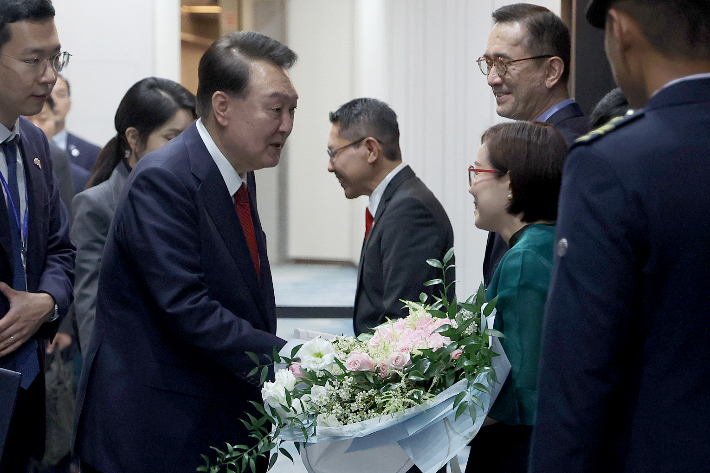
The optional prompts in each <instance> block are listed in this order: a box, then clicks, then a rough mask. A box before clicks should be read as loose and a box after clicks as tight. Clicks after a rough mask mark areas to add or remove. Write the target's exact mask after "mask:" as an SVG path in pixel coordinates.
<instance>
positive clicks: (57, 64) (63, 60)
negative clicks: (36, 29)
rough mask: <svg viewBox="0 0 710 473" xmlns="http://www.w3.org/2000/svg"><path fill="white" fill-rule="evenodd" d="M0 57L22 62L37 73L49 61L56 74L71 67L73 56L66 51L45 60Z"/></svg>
mask: <svg viewBox="0 0 710 473" xmlns="http://www.w3.org/2000/svg"><path fill="white" fill-rule="evenodd" d="M0 55H2V56H5V57H9V58H10V59H14V60H16V61H20V62H22V63H24V64H26V65H27V66H29V67H30V68H32V69H34V70H35V71H38V70H39V68H40V66H42V64H44V61H49V64H51V65H52V69H54V72H62V71H63V70H64V68H65V67H67V66H68V65H69V58H70V57H71V54H69V53H68V52H66V51H63V52H61V53H59V54H56V55H54V56H52V57H48V58H44V59H42V58H39V57H37V56H35V57H31V58H28V59H20V58H19V57H15V56H9V55H7V54H4V53H0Z"/></svg>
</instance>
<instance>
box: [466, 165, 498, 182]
mask: <svg viewBox="0 0 710 473" xmlns="http://www.w3.org/2000/svg"><path fill="white" fill-rule="evenodd" d="M481 172H492V173H496V172H498V171H496V170H495V169H478V168H475V167H473V166H469V167H468V185H469V186H470V185H471V184H473V180H474V179H476V176H478V174H479V173H481Z"/></svg>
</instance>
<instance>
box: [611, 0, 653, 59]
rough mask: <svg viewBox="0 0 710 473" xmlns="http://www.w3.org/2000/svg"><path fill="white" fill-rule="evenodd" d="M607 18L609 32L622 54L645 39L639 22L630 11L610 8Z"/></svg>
mask: <svg viewBox="0 0 710 473" xmlns="http://www.w3.org/2000/svg"><path fill="white" fill-rule="evenodd" d="M606 18H607V19H606V28H609V30H608V32H607V34H610V35H611V36H612V38H613V39H614V42H615V43H616V44H617V45H618V48H619V52H620V53H621V54H623V53H625V52H626V51H628V49H629V48H631V47H633V46H636V45H637V44H638V42H639V41H640V40H641V41H643V40H644V39H645V37H644V35H643V32H642V31H641V28H640V27H639V25H638V23H636V22H635V21H634V19H633V18H631V17H630V16H629V14H628V13H626V12H624V11H621V10H617V9H616V8H610V9H609V12H608V13H607V17H606Z"/></svg>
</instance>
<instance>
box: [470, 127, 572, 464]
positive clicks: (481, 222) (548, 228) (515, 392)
mask: <svg viewBox="0 0 710 473" xmlns="http://www.w3.org/2000/svg"><path fill="white" fill-rule="evenodd" d="M481 143H482V144H481V148H480V150H479V151H478V155H477V157H476V161H475V162H474V165H473V166H471V167H470V168H469V179H470V187H469V192H470V193H471V195H473V201H474V207H475V210H474V213H475V216H476V227H478V228H480V229H483V230H488V231H492V232H496V233H499V234H500V235H501V236H502V237H503V239H504V240H505V241H506V242H507V243H508V245H509V247H510V249H509V250H508V252H507V253H506V254H505V255H504V256H503V259H502V260H501V261H500V264H499V265H498V268H497V269H496V271H495V273H494V274H493V278H492V280H491V283H490V284H489V286H488V288H487V290H486V299H487V300H492V299H493V298H494V297H498V302H497V303H496V309H497V315H496V320H495V328H496V329H497V330H500V331H501V332H503V333H504V334H505V337H506V338H503V339H501V344H502V345H503V349H504V350H505V353H506V355H507V356H508V359H509V360H510V364H511V371H510V374H509V375H508V378H507V379H506V381H505V384H504V385H503V388H502V390H501V392H500V394H499V395H498V398H497V399H496V402H495V403H494V404H493V407H492V408H491V411H490V413H489V418H488V419H487V421H486V424H484V427H483V428H482V429H481V431H480V432H479V433H478V435H477V436H476V437H475V438H474V439H473V441H472V442H471V454H470V456H469V463H468V465H467V468H466V472H467V473H468V472H473V471H486V472H487V473H490V472H526V471H527V457H528V451H529V448H530V435H531V433H532V426H533V424H534V423H535V408H536V406H537V366H538V360H539V356H540V338H541V332H542V319H543V315H544V312H545V301H546V299H547V288H548V286H549V283H550V272H551V270H552V253H553V246H554V237H555V220H556V219H557V198H558V196H559V192H560V183H561V180H562V167H563V165H564V161H565V158H566V157H567V151H568V149H567V145H566V144H565V140H564V138H563V137H562V135H561V134H560V133H559V132H558V131H557V130H556V129H555V128H554V127H553V126H551V125H547V124H544V123H536V122H512V123H502V124H499V125H495V126H493V127H491V128H489V129H488V130H486V131H485V132H484V133H483V136H482V137H481Z"/></svg>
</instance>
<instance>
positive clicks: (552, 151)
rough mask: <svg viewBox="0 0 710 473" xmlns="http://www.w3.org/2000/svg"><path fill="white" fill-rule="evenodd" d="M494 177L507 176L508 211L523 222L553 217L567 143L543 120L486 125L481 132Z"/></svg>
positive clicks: (555, 212)
mask: <svg viewBox="0 0 710 473" xmlns="http://www.w3.org/2000/svg"><path fill="white" fill-rule="evenodd" d="M481 143H482V144H485V145H486V147H487V150H488V160H489V161H490V163H491V166H493V169H495V170H496V171H498V172H497V173H496V178H498V179H500V178H501V177H503V176H504V175H506V174H508V175H509V176H510V187H511V189H512V192H511V193H512V200H511V201H510V204H509V205H508V209H507V210H508V213H510V214H511V215H518V214H520V215H521V220H522V221H523V222H526V223H531V222H536V221H538V220H552V221H554V220H557V200H558V198H559V195H560V185H561V183H562V168H563V166H564V163H565V159H566V158H567V152H568V148H567V144H566V143H565V139H564V138H563V137H562V134H560V132H559V131H557V129H556V128H555V127H554V126H552V125H549V124H547V123H539V122H524V121H519V122H510V123H501V124H499V125H494V126H492V127H490V128H489V129H488V130H486V131H485V132H484V133H483V136H481Z"/></svg>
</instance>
